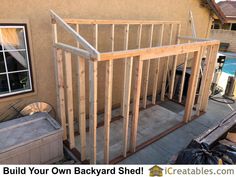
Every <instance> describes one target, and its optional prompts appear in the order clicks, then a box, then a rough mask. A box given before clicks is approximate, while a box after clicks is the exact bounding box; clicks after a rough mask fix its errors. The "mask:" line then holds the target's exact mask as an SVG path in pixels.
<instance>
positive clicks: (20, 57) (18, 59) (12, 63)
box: [5, 51, 28, 72]
mask: <svg viewBox="0 0 236 177" xmlns="http://www.w3.org/2000/svg"><path fill="white" fill-rule="evenodd" d="M5 56H6V62H7V69H8V72H11V71H19V70H25V69H27V68H28V64H27V58H26V52H25V51H19V52H17V51H16V52H6V53H5Z"/></svg>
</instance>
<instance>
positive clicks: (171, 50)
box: [99, 40, 219, 61]
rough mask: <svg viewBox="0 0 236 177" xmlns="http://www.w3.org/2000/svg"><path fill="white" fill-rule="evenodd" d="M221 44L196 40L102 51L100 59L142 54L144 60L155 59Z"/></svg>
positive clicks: (214, 41)
mask: <svg viewBox="0 0 236 177" xmlns="http://www.w3.org/2000/svg"><path fill="white" fill-rule="evenodd" d="M214 44H219V41H218V40H212V41H204V42H195V43H189V44H188V43H185V44H178V45H168V46H162V47H152V48H143V49H134V50H127V51H116V52H108V53H101V54H100V59H99V61H106V60H115V59H120V58H127V57H134V56H141V59H142V60H147V59H155V58H159V57H166V56H172V55H180V54H184V53H188V52H195V51H198V50H199V48H200V47H201V46H208V45H214Z"/></svg>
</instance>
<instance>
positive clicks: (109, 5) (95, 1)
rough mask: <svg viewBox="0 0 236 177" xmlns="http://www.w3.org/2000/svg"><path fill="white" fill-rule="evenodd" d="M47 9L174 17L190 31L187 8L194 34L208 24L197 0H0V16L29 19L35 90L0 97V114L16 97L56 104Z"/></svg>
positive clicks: (65, 13) (117, 94)
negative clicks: (31, 92)
mask: <svg viewBox="0 0 236 177" xmlns="http://www.w3.org/2000/svg"><path fill="white" fill-rule="evenodd" d="M50 9H52V10H54V11H55V12H56V13H57V14H59V15H60V16H61V17H65V18H92V19H131V20H132V19H146V20H150V19H154V20H172V21H174V20H177V21H181V23H182V32H181V33H182V34H185V35H186V34H189V35H190V34H191V27H190V25H189V10H192V12H193V16H194V20H195V26H196V32H197V36H198V37H206V35H207V34H208V29H209V25H210V24H209V22H210V16H209V14H210V13H209V11H208V10H207V9H206V8H203V7H201V6H200V0H175V1H173V0H165V1H163V0H148V1H147V0H138V1H137V0H33V1H32V0H1V6H0V11H1V16H0V18H1V20H5V21H8V20H13V21H14V20H17V21H19V20H22V19H26V20H29V25H30V32H31V34H30V35H31V41H32V44H31V46H30V48H31V49H32V53H31V55H33V56H32V58H33V61H34V66H33V68H34V71H33V72H34V73H35V74H34V76H35V79H34V82H35V83H36V90H37V91H36V92H35V93H34V94H33V95H32V94H26V95H24V97H22V96H21V97H11V98H1V100H0V114H1V113H2V112H4V111H5V110H6V107H9V105H11V104H14V103H16V102H19V101H27V102H30V101H31V100H40V101H45V102H48V103H50V104H52V105H53V106H54V107H56V89H55V78H54V62H53V57H52V37H51V23H50V14H49V10H50ZM103 68H104V64H100V71H101V73H102V74H100V79H99V87H103V86H102V85H104V84H103V82H104V72H103V71H104V70H103ZM122 68H123V67H122V63H120V64H119V63H118V64H117V65H116V66H115V69H114V75H115V76H114V80H115V83H116V85H115V86H114V87H115V88H114V92H113V97H114V100H113V103H114V104H116V103H118V102H119V99H120V98H121V88H122V86H121V83H122V76H121V73H122ZM151 71H152V70H151ZM160 82H161V81H160ZM160 82H159V85H160ZM150 84H152V83H151V82H150ZM150 87H151V86H150ZM100 90H101V92H102V93H100V94H99V105H98V106H99V109H100V110H102V107H103V100H104V97H103V95H104V93H103V91H102V89H101V88H100ZM26 96H27V97H26ZM1 119H2V117H1Z"/></svg>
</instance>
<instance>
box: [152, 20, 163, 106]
mask: <svg viewBox="0 0 236 177" xmlns="http://www.w3.org/2000/svg"><path fill="white" fill-rule="evenodd" d="M163 34H164V24H161V30H160V42H159V46H162V43H163ZM159 67H160V58H157V59H156V61H155V73H154V82H153V90H152V104H156V97H157V82H158V77H159Z"/></svg>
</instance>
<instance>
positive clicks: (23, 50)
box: [0, 24, 33, 97]
mask: <svg viewBox="0 0 236 177" xmlns="http://www.w3.org/2000/svg"><path fill="white" fill-rule="evenodd" d="M27 41H28V39H27V33H26V25H18V24H17V25H3V24H2V25H0V97H6V96H10V95H16V94H20V93H26V92H31V91H32V90H33V88H32V79H31V69H30V59H29V58H30V57H29V50H28V45H27Z"/></svg>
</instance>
